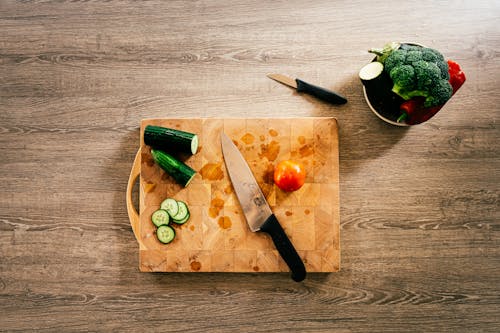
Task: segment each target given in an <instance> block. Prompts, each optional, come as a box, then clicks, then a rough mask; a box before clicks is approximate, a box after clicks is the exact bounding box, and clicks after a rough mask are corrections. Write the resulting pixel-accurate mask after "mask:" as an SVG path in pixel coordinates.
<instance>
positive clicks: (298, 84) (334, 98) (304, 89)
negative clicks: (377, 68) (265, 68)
mask: <svg viewBox="0 0 500 333" xmlns="http://www.w3.org/2000/svg"><path fill="white" fill-rule="evenodd" d="M267 76H268V77H269V78H271V79H273V80H275V81H278V82H280V83H283V84H285V85H287V86H289V87H292V88H295V89H297V92H299V93H306V94H309V95H312V96H314V97H316V98H319V99H321V100H323V101H325V102H328V103H332V104H345V103H347V99H346V98H345V97H344V96H342V95H340V94H337V93H335V92H333V91H331V90H328V89H324V88H321V87H318V86H315V85H313V84H310V83H307V82H304V81H302V80H301V79H292V78H291V77H288V76H286V75H282V74H267Z"/></svg>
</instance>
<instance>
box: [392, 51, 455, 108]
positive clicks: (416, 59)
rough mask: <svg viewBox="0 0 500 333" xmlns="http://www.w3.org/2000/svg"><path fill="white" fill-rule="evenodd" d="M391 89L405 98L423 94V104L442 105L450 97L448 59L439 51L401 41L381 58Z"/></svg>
mask: <svg viewBox="0 0 500 333" xmlns="http://www.w3.org/2000/svg"><path fill="white" fill-rule="evenodd" d="M384 70H385V71H386V72H387V73H388V74H389V76H390V77H391V79H392V82H393V87H392V91H394V92H395V93H396V94H398V95H399V96H401V97H402V98H404V99H410V98H412V97H416V96H422V97H425V106H435V105H442V104H444V103H445V102H446V101H447V100H448V99H450V97H451V93H450V89H451V85H450V83H449V82H448V80H449V78H450V76H449V73H448V63H447V62H446V60H445V59H444V57H443V55H442V54H441V53H439V51H437V50H434V49H431V48H427V47H420V46H414V45H406V44H403V45H401V47H400V48H399V49H397V50H394V51H392V52H391V53H390V54H389V55H388V56H387V58H386V59H385V62H384Z"/></svg>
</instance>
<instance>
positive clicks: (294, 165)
mask: <svg viewBox="0 0 500 333" xmlns="http://www.w3.org/2000/svg"><path fill="white" fill-rule="evenodd" d="M305 180H306V170H305V169H304V167H303V166H302V164H300V163H298V162H295V161H291V160H287V161H281V162H279V163H278V165H276V167H275V168H274V183H275V184H276V186H278V187H279V188H280V189H282V190H283V191H287V192H291V191H296V190H298V189H299V188H301V187H302V185H304V182H305Z"/></svg>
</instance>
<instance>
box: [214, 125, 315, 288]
mask: <svg viewBox="0 0 500 333" xmlns="http://www.w3.org/2000/svg"><path fill="white" fill-rule="evenodd" d="M221 145H222V155H223V156H224V162H225V164H226V169H227V171H228V174H229V178H230V179H231V182H232V184H233V188H234V192H235V193H236V197H237V198H238V201H239V202H240V205H241V208H242V210H243V213H244V215H245V219H246V220H247V223H248V226H249V227H250V230H251V231H253V232H255V231H259V230H260V231H263V232H266V233H268V234H269V235H270V236H271V238H272V240H273V242H274V245H275V246H276V249H277V250H278V252H279V253H280V255H281V257H282V258H283V259H284V260H285V262H286V263H287V265H288V267H289V268H290V270H291V271H292V279H293V280H295V281H297V282H298V281H302V280H304V278H305V277H306V269H305V266H304V263H303V262H302V259H301V258H300V256H299V255H298V253H297V251H296V250H295V248H294V247H293V244H292V243H291V242H290V240H289V239H288V237H287V235H286V234H285V231H284V230H283V228H282V227H281V225H280V224H279V222H278V220H277V218H276V216H275V215H274V214H273V212H272V210H271V207H269V204H268V203H267V201H266V198H265V196H264V194H263V193H262V191H261V189H260V187H259V185H258V184H257V181H256V180H255V177H254V176H253V174H252V171H251V170H250V168H249V166H248V164H247V162H246V161H245V159H244V158H243V156H242V155H241V153H240V151H239V150H238V148H237V147H236V145H235V144H234V143H233V141H231V139H230V138H229V137H228V136H227V135H226V134H225V133H223V132H222V133H221Z"/></svg>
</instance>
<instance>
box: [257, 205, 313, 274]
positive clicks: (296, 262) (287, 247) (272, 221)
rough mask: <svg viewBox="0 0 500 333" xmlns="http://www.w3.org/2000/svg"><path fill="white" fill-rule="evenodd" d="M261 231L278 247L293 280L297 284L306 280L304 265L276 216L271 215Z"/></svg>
mask: <svg viewBox="0 0 500 333" xmlns="http://www.w3.org/2000/svg"><path fill="white" fill-rule="evenodd" d="M260 231H263V232H265V233H268V234H269V235H270V236H271V238H272V239H273V242H274V246H276V249H277V250H278V252H279V253H280V255H281V257H282V258H283V259H284V260H285V262H286V264H287V265H288V267H289V268H290V270H291V271H292V279H293V280H294V281H297V282H300V281H302V280H304V279H305V277H306V268H305V267H304V263H303V262H302V259H300V257H299V255H298V253H297V251H296V250H295V248H294V247H293V244H292V242H290V240H289V239H288V237H287V236H286V234H285V231H284V230H283V228H282V227H281V225H280V223H279V222H278V219H277V218H276V216H274V214H271V216H269V217H268V218H267V220H266V222H264V224H263V225H262V226H261V227H260Z"/></svg>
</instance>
